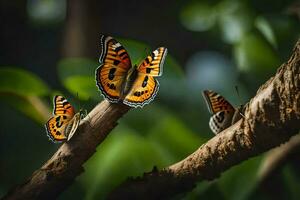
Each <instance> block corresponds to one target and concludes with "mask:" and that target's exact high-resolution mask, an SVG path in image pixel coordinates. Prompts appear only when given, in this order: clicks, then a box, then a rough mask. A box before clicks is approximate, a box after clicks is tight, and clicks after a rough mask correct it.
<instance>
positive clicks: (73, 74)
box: [57, 58, 101, 100]
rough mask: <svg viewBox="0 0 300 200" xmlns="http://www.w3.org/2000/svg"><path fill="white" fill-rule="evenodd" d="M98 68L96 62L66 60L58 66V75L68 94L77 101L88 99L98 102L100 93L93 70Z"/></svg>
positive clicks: (81, 59) (80, 59)
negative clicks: (75, 97) (76, 97)
mask: <svg viewBox="0 0 300 200" xmlns="http://www.w3.org/2000/svg"><path fill="white" fill-rule="evenodd" d="M98 66H99V64H98V63H97V61H92V60H90V59H86V58H67V59H63V60H61V61H60V62H59V64H58V68H57V69H58V75H59V78H60V80H61V82H62V83H63V85H64V86H65V88H66V89H68V91H69V92H71V93H72V94H73V95H74V96H77V95H78V98H79V99H82V100H88V99H89V98H92V99H95V100H99V99H101V95H100V94H101V93H100V91H98V88H97V86H96V80H95V70H96V68H97V67H98Z"/></svg>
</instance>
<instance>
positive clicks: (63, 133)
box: [45, 95, 83, 142]
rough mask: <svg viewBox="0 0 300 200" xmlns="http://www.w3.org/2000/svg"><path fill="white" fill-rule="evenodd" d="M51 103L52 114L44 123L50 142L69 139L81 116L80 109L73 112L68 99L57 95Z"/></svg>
mask: <svg viewBox="0 0 300 200" xmlns="http://www.w3.org/2000/svg"><path fill="white" fill-rule="evenodd" d="M53 104H54V109H53V115H54V116H53V117H51V118H50V119H49V120H48V122H47V123H46V124H45V127H46V131H47V135H48V137H49V138H50V139H51V140H52V142H62V141H65V140H68V141H69V140H70V139H71V137H72V136H73V135H74V133H75V131H76V129H77V127H78V125H79V122H80V120H81V119H82V117H83V114H82V111H81V110H80V111H79V112H78V113H75V110H74V107H73V106H72V105H71V104H70V103H69V102H68V100H67V99H66V98H64V97H63V96H59V95H57V96H55V97H54V98H53Z"/></svg>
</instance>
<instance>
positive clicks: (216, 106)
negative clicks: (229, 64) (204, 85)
mask: <svg viewBox="0 0 300 200" xmlns="http://www.w3.org/2000/svg"><path fill="white" fill-rule="evenodd" d="M202 94H203V97H204V99H205V101H206V104H207V107H208V110H209V112H210V113H211V114H215V113H217V112H220V111H226V112H234V110H235V109H234V107H233V106H232V105H231V104H230V103H229V102H228V101H227V100H226V99H225V98H224V97H222V96H221V95H220V94H218V93H216V92H214V91H212V90H204V91H203V93H202Z"/></svg>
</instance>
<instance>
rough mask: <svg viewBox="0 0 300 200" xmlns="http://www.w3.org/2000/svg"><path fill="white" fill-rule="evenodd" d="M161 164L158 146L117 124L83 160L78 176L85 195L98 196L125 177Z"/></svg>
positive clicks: (138, 174)
mask: <svg viewBox="0 0 300 200" xmlns="http://www.w3.org/2000/svg"><path fill="white" fill-rule="evenodd" d="M154 165H155V166H159V167H161V166H162V165H163V159H162V157H161V155H160V154H159V153H158V152H157V150H156V149H155V148H154V147H153V146H152V145H151V143H149V142H148V141H147V140H145V138H144V137H141V136H138V135H137V133H135V132H134V131H133V130H131V129H128V128H126V127H124V126H118V127H117V128H116V129H114V130H113V131H112V132H111V133H110V135H109V137H108V138H107V139H106V140H105V141H104V143H103V144H101V148H99V149H98V150H97V152H96V154H95V155H94V156H93V157H92V158H91V159H90V160H89V161H88V162H87V163H86V164H85V169H86V172H85V173H84V174H83V175H82V176H81V177H80V180H79V181H80V182H81V183H82V187H84V188H86V191H87V194H86V198H85V199H101V198H105V195H106V194H107V193H108V192H109V191H111V190H112V189H113V188H115V187H116V186H117V185H118V184H120V183H121V182H122V181H124V180H125V179H126V178H127V177H132V176H140V175H142V174H143V173H144V172H147V171H151V170H152V168H153V166H154Z"/></svg>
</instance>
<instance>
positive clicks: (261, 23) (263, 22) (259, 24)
mask: <svg viewBox="0 0 300 200" xmlns="http://www.w3.org/2000/svg"><path fill="white" fill-rule="evenodd" d="M255 26H256V28H257V29H258V30H259V31H260V32H261V33H262V34H263V35H264V37H265V38H266V39H267V40H268V42H269V43H270V44H272V45H273V47H274V48H276V47H277V41H276V39H275V35H274V32H273V30H272V27H271V25H270V23H269V22H268V21H267V19H265V18H264V17H261V16H260V17H257V18H256V19H255Z"/></svg>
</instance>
